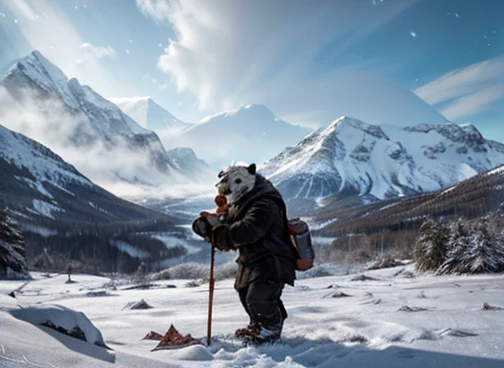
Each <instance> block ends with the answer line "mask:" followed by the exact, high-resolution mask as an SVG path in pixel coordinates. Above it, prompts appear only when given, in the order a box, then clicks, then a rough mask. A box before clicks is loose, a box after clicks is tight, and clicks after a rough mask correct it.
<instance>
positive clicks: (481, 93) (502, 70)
mask: <svg viewBox="0 0 504 368" xmlns="http://www.w3.org/2000/svg"><path fill="white" fill-rule="evenodd" d="M415 93H416V94H417V95H418V96H419V97H420V98H422V99H423V100H424V101H426V102H428V103H429V104H431V105H433V106H438V105H439V106H441V107H440V110H441V112H442V113H443V114H444V115H445V116H446V117H447V118H448V119H453V120H456V119H462V118H467V117H470V116H473V115H475V114H477V113H480V112H482V111H485V110H486V109H489V108H492V107H493V105H494V104H495V103H496V102H497V101H499V100H500V99H501V98H502V97H503V95H504V56H501V57H497V58H493V59H489V60H485V61H482V62H479V63H476V64H472V65H469V66H467V67H465V68H460V69H457V70H454V71H451V72H449V73H446V74H444V75H442V76H441V77H439V78H437V79H435V80H434V81H432V82H430V83H427V84H426V85H424V86H422V87H420V88H418V89H416V90H415Z"/></svg>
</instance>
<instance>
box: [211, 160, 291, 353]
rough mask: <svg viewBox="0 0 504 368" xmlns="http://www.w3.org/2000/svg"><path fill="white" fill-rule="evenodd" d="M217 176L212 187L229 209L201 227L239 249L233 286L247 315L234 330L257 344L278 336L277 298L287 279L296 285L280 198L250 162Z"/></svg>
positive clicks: (282, 314)
mask: <svg viewBox="0 0 504 368" xmlns="http://www.w3.org/2000/svg"><path fill="white" fill-rule="evenodd" d="M219 179H220V180H219V182H218V183H217V184H216V187H217V189H218V192H219V194H221V195H225V196H226V197H227V199H228V208H227V211H226V213H225V215H224V216H221V221H220V223H219V224H217V225H216V226H213V225H209V224H208V222H207V224H208V226H209V227H211V230H210V229H206V230H205V231H206V232H207V234H211V239H212V242H213V244H214V245H215V246H216V247H217V248H218V249H220V250H231V249H233V250H238V258H237V260H236V262H237V263H238V265H239V268H238V274H237V276H236V280H235V289H236V290H237V291H238V294H239V297H240V301H241V303H242V305H243V308H244V309H245V311H246V312H247V314H248V316H249V319H250V320H249V324H248V326H247V327H246V328H241V329H238V330H237V331H236V333H235V334H236V336H237V337H238V338H240V339H243V340H246V341H251V342H253V343H258V344H260V343H264V342H271V341H276V340H277V339H279V338H280V335H281V332H282V327H283V323H284V321H285V319H286V318H287V311H286V310H285V307H284V305H283V303H282V301H281V299H280V297H281V295H282V291H283V288H284V286H285V284H289V285H294V279H295V267H296V255H295V254H294V252H293V250H292V245H290V244H289V242H290V239H289V235H288V229H287V223H286V221H285V214H284V213H283V212H282V206H281V205H280V203H283V199H282V197H281V195H280V193H279V192H278V191H277V190H276V189H275V187H274V186H273V184H271V182H270V181H268V180H267V179H265V178H264V177H263V176H261V175H259V174H257V173H256V166H255V165H254V164H252V165H250V166H236V165H231V166H229V167H228V168H226V169H225V170H223V171H221V172H220V173H219ZM214 225H215V224H214Z"/></svg>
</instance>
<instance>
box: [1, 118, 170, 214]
mask: <svg viewBox="0 0 504 368" xmlns="http://www.w3.org/2000/svg"><path fill="white" fill-rule="evenodd" d="M0 171H1V172H2V180H0V201H1V202H2V203H3V204H4V205H6V206H8V207H9V208H10V209H11V210H12V211H13V214H14V215H15V216H16V217H17V218H18V219H19V218H21V219H24V220H27V221H29V220H30V219H41V218H44V219H46V220H60V221H91V222H95V223H96V222H108V221H121V220H142V219H152V218H156V217H161V216H162V215H161V214H159V213H156V212H154V211H151V210H148V209H146V208H143V207H140V206H137V205H134V204H132V203H129V202H126V201H124V200H122V199H119V198H117V197H115V196H113V195H112V194H110V193H109V192H107V191H105V190H103V189H102V188H100V187H98V186H96V185H95V184H93V183H92V182H91V181H90V180H89V179H87V178H86V177H84V176H83V175H82V174H80V173H79V172H78V171H77V170H76V169H75V168H74V167H73V166H72V165H70V164H68V163H66V162H65V161H63V159H62V158H61V157H59V156H58V155H56V154H55V153H54V152H52V151H51V150H50V149H48V148H47V147H44V146H43V145H41V144H39V143H37V142H35V141H33V140H31V139H29V138H27V137H25V136H23V135H22V134H19V133H15V132H12V131H10V130H9V129H7V128H5V127H3V126H2V125H0Z"/></svg>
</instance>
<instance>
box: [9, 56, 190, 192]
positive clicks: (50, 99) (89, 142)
mask: <svg viewBox="0 0 504 368" xmlns="http://www.w3.org/2000/svg"><path fill="white" fill-rule="evenodd" d="M0 86H2V87H4V88H5V89H6V90H7V94H4V95H2V97H3V98H2V99H1V100H0V105H1V108H2V113H0V115H1V116H2V117H3V120H2V121H3V124H6V125H7V126H8V127H9V128H11V129H14V130H16V131H20V132H22V133H24V134H26V135H28V136H30V137H32V138H34V139H36V140H37V141H40V142H41V143H43V144H45V145H47V146H49V147H50V148H51V149H53V150H55V151H56V152H58V153H60V154H62V155H63V156H64V157H68V159H69V160H70V161H71V162H72V163H74V164H75V165H76V166H77V167H79V169H81V170H82V171H83V172H85V173H86V175H89V176H90V177H91V178H92V179H93V180H98V181H99V182H100V183H106V182H107V181H111V182H114V181H123V182H127V183H142V184H147V185H152V184H154V185H155V184H159V183H166V182H172V183H180V182H187V181H188V180H189V179H188V178H187V177H186V176H185V175H184V173H181V172H180V171H178V169H177V168H176V167H175V165H174V164H173V162H172V160H171V158H170V156H169V155H168V154H167V153H166V151H165V149H164V147H163V145H162V143H161V141H160V140H159V138H158V136H157V135H156V134H155V133H153V132H152V131H150V130H148V129H145V128H142V127H141V126H140V125H138V124H137V123H136V122H135V121H134V120H133V119H131V118H130V117H129V116H127V115H126V114H124V113H123V112H122V111H121V110H120V109H119V108H118V107H117V106H116V105H114V104H113V103H112V102H110V101H108V100H106V99H104V98H103V97H102V96H100V95H99V94H98V93H96V92H95V91H93V90H92V89H91V88H90V87H87V86H81V85H80V83H79V82H78V81H77V80H76V79H75V78H74V79H71V80H68V79H67V77H66V76H65V75H64V74H63V72H61V70H59V69H58V68H57V67H56V66H55V65H53V64H52V63H51V62H50V61H48V60H47V59H46V58H45V57H44V56H43V55H42V54H40V52H38V51H34V52H32V53H31V54H30V55H28V56H27V57H25V58H23V59H21V60H20V61H18V62H17V63H16V64H15V65H13V66H12V67H11V68H10V69H9V71H8V72H7V73H6V74H5V75H4V76H3V78H2V80H1V82H0Z"/></svg>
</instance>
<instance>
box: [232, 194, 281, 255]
mask: <svg viewBox="0 0 504 368" xmlns="http://www.w3.org/2000/svg"><path fill="white" fill-rule="evenodd" d="M273 206H276V204H275V203H274V202H273V201H272V200H270V199H261V200H258V201H256V202H255V203H254V204H253V205H252V206H251V207H250V208H249V209H248V211H247V213H246V214H245V216H244V217H243V218H242V219H241V220H239V221H236V222H234V223H233V224H231V225H230V226H229V237H230V239H231V241H232V242H233V245H234V246H235V247H236V248H238V247H240V246H242V245H244V244H252V243H255V242H256V241H258V240H259V239H261V238H262V237H264V235H265V234H266V233H267V232H268V231H269V230H270V229H271V226H272V225H273V222H274V221H275V214H276V213H277V211H275V209H274V207H273Z"/></svg>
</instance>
